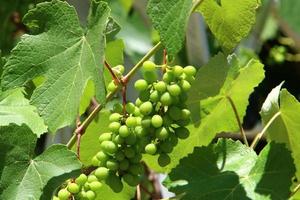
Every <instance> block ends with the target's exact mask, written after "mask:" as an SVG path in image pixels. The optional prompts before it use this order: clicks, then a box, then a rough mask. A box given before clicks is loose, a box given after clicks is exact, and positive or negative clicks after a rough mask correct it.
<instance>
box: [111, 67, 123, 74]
mask: <svg viewBox="0 0 300 200" xmlns="http://www.w3.org/2000/svg"><path fill="white" fill-rule="evenodd" d="M113 69H117V70H118V71H119V72H120V73H121V74H123V73H124V72H125V67H124V65H117V66H115V67H114V68H113Z"/></svg>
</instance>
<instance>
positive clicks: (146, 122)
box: [141, 116, 152, 129]
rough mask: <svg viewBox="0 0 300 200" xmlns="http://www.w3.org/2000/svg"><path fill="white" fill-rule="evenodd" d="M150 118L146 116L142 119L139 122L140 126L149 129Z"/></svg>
mask: <svg viewBox="0 0 300 200" xmlns="http://www.w3.org/2000/svg"><path fill="white" fill-rule="evenodd" d="M151 119H152V118H151V117H150V116H147V117H144V118H143V119H142V121H141V125H142V127H143V128H145V129H147V128H150V126H151Z"/></svg>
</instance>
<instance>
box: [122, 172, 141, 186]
mask: <svg viewBox="0 0 300 200" xmlns="http://www.w3.org/2000/svg"><path fill="white" fill-rule="evenodd" d="M123 180H124V181H125V182H126V183H127V184H128V185H130V186H132V187H134V186H137V185H138V184H139V181H138V180H137V179H136V178H134V175H132V174H125V175H124V176H123Z"/></svg>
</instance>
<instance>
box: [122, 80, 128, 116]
mask: <svg viewBox="0 0 300 200" xmlns="http://www.w3.org/2000/svg"><path fill="white" fill-rule="evenodd" d="M126 90H127V84H123V87H122V104H123V114H124V115H126V103H127V99H126Z"/></svg>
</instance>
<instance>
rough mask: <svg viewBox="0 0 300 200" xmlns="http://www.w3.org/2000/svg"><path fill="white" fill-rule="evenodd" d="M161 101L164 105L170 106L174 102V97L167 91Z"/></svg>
mask: <svg viewBox="0 0 300 200" xmlns="http://www.w3.org/2000/svg"><path fill="white" fill-rule="evenodd" d="M160 102H161V103H162V105H164V106H169V105H171V104H172V97H171V95H170V93H169V92H165V93H163V94H162V95H161V97H160Z"/></svg>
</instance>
